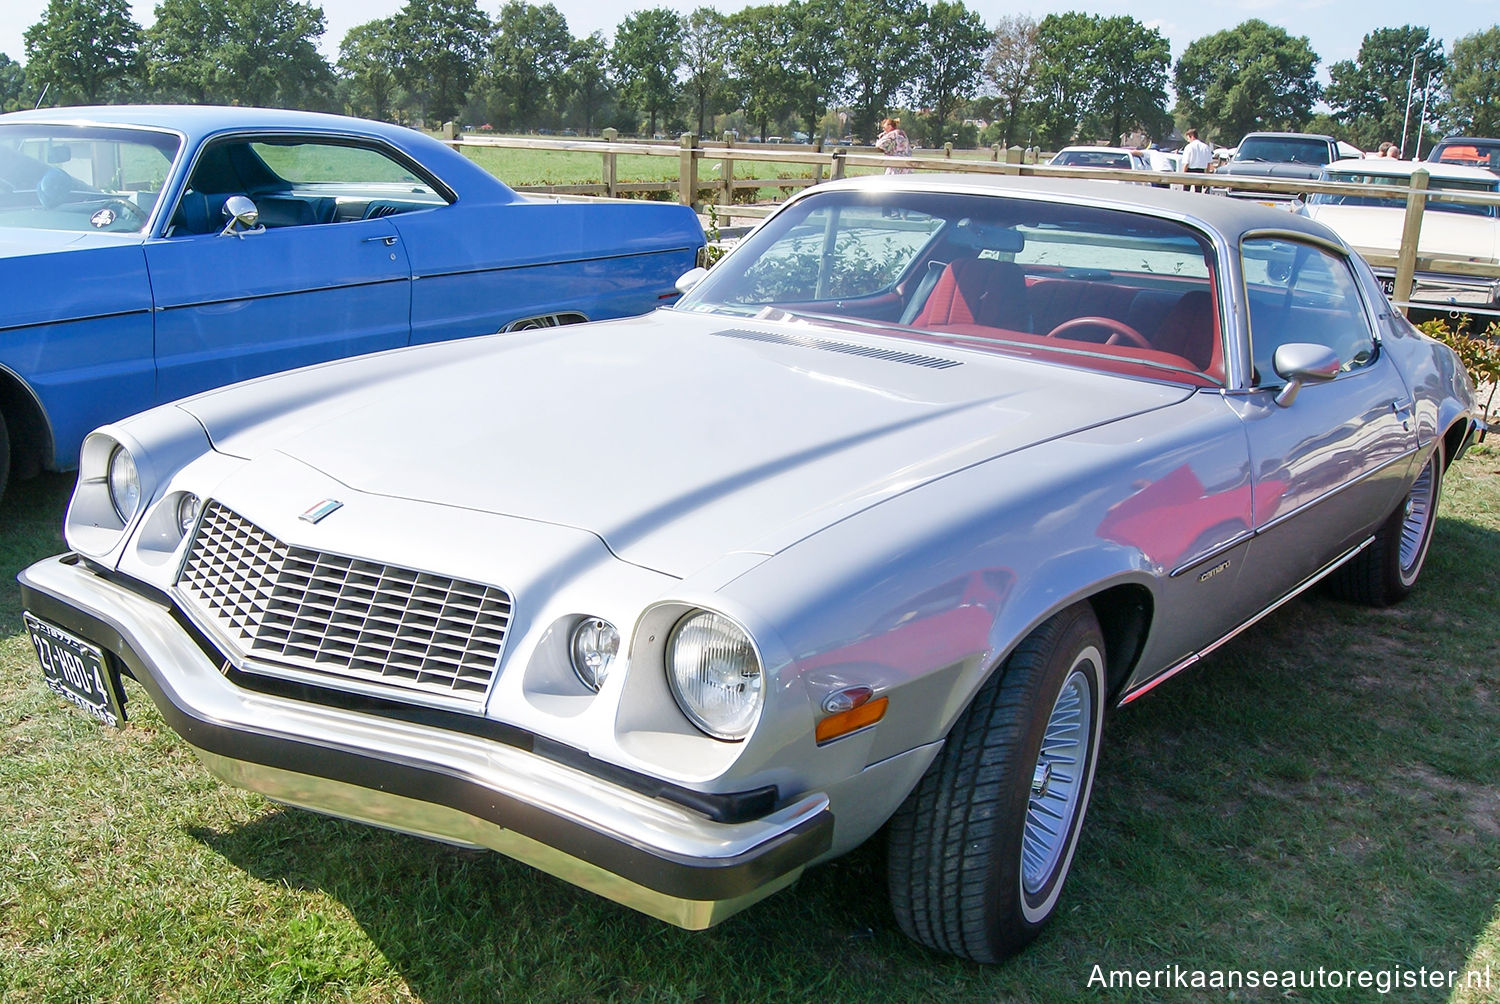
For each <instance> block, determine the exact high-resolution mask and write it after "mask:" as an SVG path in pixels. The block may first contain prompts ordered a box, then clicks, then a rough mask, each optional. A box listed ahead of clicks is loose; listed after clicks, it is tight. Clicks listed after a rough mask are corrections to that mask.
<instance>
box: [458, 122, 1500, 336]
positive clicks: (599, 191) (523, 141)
mask: <svg viewBox="0 0 1500 1004" xmlns="http://www.w3.org/2000/svg"><path fill="white" fill-rule="evenodd" d="M604 134H605V135H604V138H603V139H601V140H588V139H531V138H523V137H510V136H494V137H488V136H486V137H477V136H472V135H465V136H462V137H455V136H452V135H449V136H447V137H446V142H448V143H449V144H450V145H452V146H454V147H458V148H463V147H499V148H503V149H522V150H554V151H570V152H575V153H591V154H596V155H598V156H599V157H600V166H601V171H600V177H601V180H600V181H599V182H598V183H594V184H582V185H547V186H521V187H518V189H517V190H518V191H522V192H529V193H549V194H553V195H558V196H562V197H596V198H597V197H603V198H619V197H621V196H625V195H631V194H642V193H658V192H664V193H672V194H674V195H675V197H676V199H677V200H678V201H680V202H682V203H683V204H684V205H690V206H693V207H694V208H696V209H698V210H699V211H700V212H703V213H709V212H712V213H713V215H714V217H715V218H716V219H717V220H718V221H719V222H720V224H721V225H723V226H725V227H728V226H732V225H733V224H734V221H735V220H752V221H758V220H760V219H763V218H764V217H766V216H768V215H770V214H771V213H772V212H773V211H774V210H775V206H774V205H744V204H737V203H736V202H735V193H737V192H742V191H746V190H751V189H755V190H759V189H763V188H778V189H781V190H783V191H786V190H791V189H797V188H805V187H808V186H811V185H816V184H818V183H819V182H821V181H823V180H824V179H825V178H827V179H837V178H843V177H846V176H847V175H848V173H849V171H850V169H851V168H854V169H864V168H869V169H872V170H875V171H880V170H884V169H885V168H888V167H909V168H912V169H913V170H918V171H945V172H958V173H968V174H1001V175H1009V176H1020V177H1048V178H1087V179H1091V180H1095V181H1098V180H1114V181H1130V182H1144V183H1148V184H1155V185H1161V184H1163V183H1170V184H1172V185H1174V186H1178V187H1180V186H1182V185H1184V184H1207V185H1209V186H1210V187H1211V188H1212V189H1213V190H1215V191H1221V192H1227V191H1231V190H1232V191H1236V192H1239V193H1241V194H1243V195H1248V196H1254V195H1265V196H1268V197H1270V198H1276V197H1279V198H1281V199H1282V200H1285V199H1287V198H1288V197H1299V196H1307V195H1310V194H1314V193H1326V194H1330V195H1352V196H1370V195H1378V196H1380V197H1382V198H1386V199H1389V198H1392V197H1400V198H1404V199H1405V200H1406V216H1405V220H1404V226H1403V230H1402V236H1401V246H1400V253H1399V254H1397V255H1391V254H1389V253H1385V252H1381V251H1378V250H1373V249H1365V248H1356V250H1358V251H1359V252H1360V253H1361V254H1362V255H1363V256H1364V257H1365V259H1366V260H1367V261H1368V262H1369V263H1370V264H1371V265H1372V266H1375V267H1376V268H1386V269H1394V270H1395V282H1394V288H1393V289H1392V290H1391V291H1390V298H1391V301H1392V302H1393V303H1395V304H1396V306H1397V307H1399V308H1400V309H1401V310H1402V311H1403V312H1409V310H1410V308H1412V307H1419V308H1423V309H1434V305H1433V304H1430V303H1412V302H1411V291H1412V286H1413V282H1414V278H1415V276H1416V273H1417V272H1419V271H1420V272H1424V273H1434V274H1437V275H1452V276H1465V277H1479V278H1486V279H1490V280H1493V281H1495V282H1500V265H1497V264H1495V263H1494V262H1484V261H1476V260H1473V259H1467V258H1455V257H1445V256H1430V255H1421V256H1419V255H1418V252H1417V249H1418V238H1419V236H1420V234H1421V229H1422V219H1423V213H1424V211H1425V210H1426V207H1427V204H1428V202H1429V201H1432V200H1450V201H1454V202H1462V203H1470V204H1480V205H1490V206H1500V195H1493V194H1480V193H1473V194H1470V193H1459V192H1452V191H1446V190H1445V191H1442V192H1436V191H1430V190H1429V189H1428V180H1429V178H1428V174H1427V172H1426V171H1420V170H1419V171H1416V172H1414V173H1413V175H1412V181H1411V184H1410V186H1400V187H1398V186H1392V185H1362V184H1341V183H1324V182H1317V181H1303V180H1292V181H1286V180H1275V179H1263V178H1242V177H1237V176H1233V175H1214V174H1210V175H1183V174H1164V173H1162V172H1157V171H1125V170H1106V169H1099V168H1068V167H1051V166H1049V165H1046V164H1039V163H1028V162H1027V161H1028V153H1027V151H1023V150H1022V149H1021V148H1020V147H1011V148H1010V149H1009V150H1003V149H1000V148H998V147H996V148H994V149H991V150H989V151H987V154H988V156H987V159H981V158H982V157H984V154H981V155H980V156H979V157H975V156H971V155H960V156H954V151H953V147H952V145H951V144H949V145H948V146H946V147H944V149H943V150H941V151H936V152H934V153H930V154H926V153H924V154H922V155H920V156H912V157H903V158H893V157H887V156H885V155H884V154H882V153H880V152H879V151H877V150H875V149H873V148H871V147H847V146H835V147H832V148H825V146H824V144H823V143H822V141H819V142H817V143H814V144H811V145H800V146H788V145H780V144H740V143H736V142H733V141H725V142H702V141H700V140H699V139H698V138H697V137H695V136H692V135H690V134H684V135H683V136H682V138H681V139H680V140H679V141H678V142H677V143H675V144H674V143H662V142H654V143H642V142H625V143H622V142H619V141H618V140H617V139H616V135H615V131H614V130H613V129H606V130H604ZM622 156H642V157H673V158H676V159H677V161H678V170H677V181H676V182H675V183H673V182H670V181H668V182H662V181H651V182H622V181H620V180H619V174H618V163H619V158H620V157H622ZM1031 156H1033V157H1034V156H1035V155H1034V154H1033V155H1031ZM1038 159H1039V158H1038ZM705 161H708V162H710V163H716V164H717V165H718V168H719V170H718V177H717V178H706V177H705V172H704V169H703V164H704V162H705ZM754 162H759V163H775V164H788V165H793V166H797V167H799V168H802V169H804V170H806V171H808V174H807V175H806V176H802V177H778V178H754V177H744V176H742V175H739V174H737V169H736V165H739V164H744V163H754ZM1189 179H1190V180H1189ZM705 193H709V194H711V195H712V196H713V198H714V199H715V200H716V201H713V202H709V201H706V200H705V199H704V194H705ZM1437 309H1441V308H1437ZM1461 309H1462V311H1463V312H1464V313H1475V314H1496V312H1495V311H1486V310H1482V309H1473V308H1469V307H1463V308H1461ZM1496 316H1500V314H1496Z"/></svg>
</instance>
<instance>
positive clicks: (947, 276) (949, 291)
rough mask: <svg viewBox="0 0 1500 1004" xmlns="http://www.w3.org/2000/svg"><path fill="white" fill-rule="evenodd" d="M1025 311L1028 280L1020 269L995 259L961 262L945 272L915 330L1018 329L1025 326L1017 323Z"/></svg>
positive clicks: (968, 259) (923, 310)
mask: <svg viewBox="0 0 1500 1004" xmlns="http://www.w3.org/2000/svg"><path fill="white" fill-rule="evenodd" d="M1025 311H1026V278H1025V276H1024V275H1022V274H1021V269H1020V266H1018V265H1016V264H1015V263H1014V262H1008V261H996V260H995V259H993V258H961V259H959V260H958V261H955V262H950V263H949V264H948V265H947V266H946V267H945V268H944V269H943V274H942V275H941V276H939V277H938V281H937V284H936V285H934V286H933V287H932V292H931V293H929V294H928V296H927V302H926V303H924V304H923V305H922V310H921V312H920V313H918V314H917V316H916V318H915V319H913V320H912V326H913V327H917V328H932V327H940V326H943V325H948V324H982V325H986V326H988V327H992V328H1017V327H1023V326H1024V325H1022V324H1018V323H1016V322H1017V321H1018V320H1020V319H1021V318H1023V317H1024V315H1025Z"/></svg>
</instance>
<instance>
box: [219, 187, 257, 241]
mask: <svg viewBox="0 0 1500 1004" xmlns="http://www.w3.org/2000/svg"><path fill="white" fill-rule="evenodd" d="M224 219H225V220H227V221H228V222H226V223H225V224H224V229H223V230H221V231H219V236H220V237H224V236H227V235H228V234H234V235H235V236H236V237H243V236H244V232H243V231H240V230H236V229H235V225H236V224H238V225H239V226H242V227H244V228H245V230H252V231H253V230H255V229H256V224H258V223H259V222H260V210H259V209H256V208H255V202H254V200H252V199H251V198H250V197H249V196H248V195H231V196H230V197H229V198H227V199H225V200H224Z"/></svg>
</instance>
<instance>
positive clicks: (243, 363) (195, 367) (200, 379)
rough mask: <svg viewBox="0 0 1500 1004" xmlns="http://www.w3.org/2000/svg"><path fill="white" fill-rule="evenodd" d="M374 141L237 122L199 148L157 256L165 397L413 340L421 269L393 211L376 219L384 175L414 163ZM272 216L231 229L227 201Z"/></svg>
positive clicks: (152, 251)
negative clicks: (375, 189)
mask: <svg viewBox="0 0 1500 1004" xmlns="http://www.w3.org/2000/svg"><path fill="white" fill-rule="evenodd" d="M407 170H408V168H407V167H406V166H405V165H402V164H398V163H395V162H394V161H393V160H392V158H390V157H389V156H388V155H387V154H386V153H385V152H384V151H383V150H381V149H380V148H378V147H376V146H375V145H374V144H370V143H362V142H360V141H356V140H349V139H346V138H336V137H311V138H309V137H286V136H275V135H267V136H254V135H235V136H229V137H224V138H220V139H216V140H214V141H212V142H211V143H209V144H208V145H206V146H205V148H204V150H203V151H202V152H201V153H200V155H199V158H198V161H197V162H196V164H195V166H194V168H193V170H192V173H191V174H190V176H189V178H188V181H187V184H186V186H185V187H184V189H183V191H182V192H181V193H179V197H178V201H177V204H176V205H175V206H174V209H173V212H172V213H171V214H169V215H168V216H167V217H166V218H167V220H168V224H167V228H166V230H165V231H164V232H163V235H162V236H161V237H159V238H156V239H154V240H152V241H150V242H148V244H147V246H146V261H147V265H148V268H149V270H150V274H151V283H152V289H153V295H154V299H155V306H156V397H157V400H158V401H169V400H173V399H175V398H178V397H182V396H184V395H187V394H193V393H196V392H198V391H201V390H204V389H207V388H210V387H216V386H219V385H221V384H226V383H231V382H234V381H237V380H245V379H248V378H250V377H255V376H260V375H262V374H265V373H270V372H274V371H277V370H283V369H289V368H291V367H294V366H303V365H307V364H310V363H317V362H323V361H325V360H329V359H336V358H341V357H344V356H351V355H358V354H360V353H364V352H372V351H375V350H378V349H387V348H394V347H396V346H401V345H405V344H406V343H407V341H408V339H409V337H410V332H411V268H410V265H409V263H408V260H407V255H406V249H405V248H404V247H403V246H402V244H401V240H400V235H399V234H398V233H397V232H396V229H395V227H394V226H393V225H392V224H391V222H390V221H389V220H388V219H385V218H377V219H364V218H362V217H363V213H364V211H365V209H366V208H367V205H368V204H369V202H370V200H369V199H368V198H363V199H362V198H360V195H359V193H360V192H361V191H362V186H366V187H367V186H368V185H369V184H371V183H372V182H373V181H376V180H383V179H372V177H371V175H372V173H374V174H379V173H380V172H382V171H384V172H387V173H390V172H396V173H403V172H406V171H407ZM236 195H243V196H247V197H249V198H250V199H251V200H252V201H253V202H255V203H256V206H257V209H258V212H259V225H258V226H255V227H243V226H236V227H234V228H231V230H230V231H229V232H225V229H224V228H225V224H226V219H225V217H224V214H223V210H222V207H223V206H224V204H225V203H226V201H227V200H228V199H230V198H231V197H233V196H236Z"/></svg>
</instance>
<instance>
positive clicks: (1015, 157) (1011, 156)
mask: <svg viewBox="0 0 1500 1004" xmlns="http://www.w3.org/2000/svg"><path fill="white" fill-rule="evenodd" d="M1025 155H1026V151H1025V150H1023V149H1021V148H1020V147H1018V146H1013V147H1009V148H1007V149H1006V151H1005V162H1006V163H1007V164H1019V163H1021V160H1022V158H1023V157H1025Z"/></svg>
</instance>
